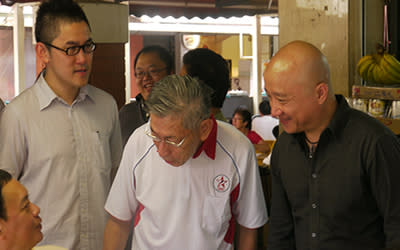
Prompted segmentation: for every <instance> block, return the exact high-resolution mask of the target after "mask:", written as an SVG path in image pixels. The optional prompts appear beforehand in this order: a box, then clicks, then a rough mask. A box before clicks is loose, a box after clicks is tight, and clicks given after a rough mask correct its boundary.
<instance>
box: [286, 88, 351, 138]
mask: <svg viewBox="0 0 400 250" xmlns="http://www.w3.org/2000/svg"><path fill="white" fill-rule="evenodd" d="M335 97H336V101H337V108H336V111H335V113H334V115H333V116H332V119H331V121H330V122H329V125H328V126H327V127H326V129H324V131H323V132H322V133H321V137H320V141H321V139H322V137H325V136H327V135H333V136H336V137H337V136H340V133H341V131H343V129H344V127H345V126H346V123H347V121H348V116H349V111H350V109H351V108H350V106H349V105H348V104H347V101H346V99H345V98H344V97H343V96H342V95H335ZM293 136H294V137H295V138H296V140H297V141H298V142H299V143H300V144H301V143H302V142H304V140H305V135H304V132H301V133H296V134H294V135H293Z"/></svg>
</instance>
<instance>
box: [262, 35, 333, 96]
mask: <svg viewBox="0 0 400 250" xmlns="http://www.w3.org/2000/svg"><path fill="white" fill-rule="evenodd" d="M264 74H268V75H271V76H272V77H279V78H280V77H282V76H283V75H284V77H291V78H293V80H294V82H296V83H298V84H303V85H304V87H306V86H307V87H313V86H315V85H317V84H318V83H321V82H324V83H326V84H327V85H328V87H329V90H330V92H332V88H331V83H330V70H329V65H328V61H327V59H326V57H325V56H324V55H323V54H322V53H321V51H320V50H319V49H318V48H316V47H315V46H314V45H312V44H310V43H307V42H304V41H293V42H290V43H288V44H287V45H285V46H284V47H282V48H281V49H280V50H279V51H278V52H277V53H276V54H275V56H274V57H273V58H272V59H271V61H270V63H269V64H268V65H267V68H266V70H265V72H264ZM332 94H333V93H332Z"/></svg>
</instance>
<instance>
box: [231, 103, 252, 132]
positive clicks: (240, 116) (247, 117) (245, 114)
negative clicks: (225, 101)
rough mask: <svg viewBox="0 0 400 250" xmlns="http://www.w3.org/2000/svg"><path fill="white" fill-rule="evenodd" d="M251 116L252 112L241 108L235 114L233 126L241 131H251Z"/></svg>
mask: <svg viewBox="0 0 400 250" xmlns="http://www.w3.org/2000/svg"><path fill="white" fill-rule="evenodd" d="M251 116H252V115H251V113H250V111H248V110H247V109H245V108H243V107H239V108H237V109H236V110H235V111H234V112H233V117H232V125H233V126H234V127H235V128H237V129H239V130H241V131H243V130H244V129H248V130H251Z"/></svg>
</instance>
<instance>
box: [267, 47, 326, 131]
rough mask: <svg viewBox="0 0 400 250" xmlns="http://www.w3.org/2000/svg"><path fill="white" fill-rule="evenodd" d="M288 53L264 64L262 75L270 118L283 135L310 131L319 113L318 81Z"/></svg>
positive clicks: (283, 53)
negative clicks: (273, 119) (275, 120)
mask: <svg viewBox="0 0 400 250" xmlns="http://www.w3.org/2000/svg"><path fill="white" fill-rule="evenodd" d="M289 52H291V51H286V50H284V51H282V52H281V53H280V54H277V55H276V57H275V58H273V59H272V60H271V62H270V63H269V64H268V65H267V68H266V70H265V72H264V82H265V91H266V93H267V95H268V97H269V101H270V105H271V115H272V116H274V117H277V118H279V121H280V124H281V125H282V128H283V129H284V130H285V131H286V132H287V133H298V132H303V131H307V130H310V129H313V128H314V127H315V123H318V120H317V116H318V114H319V113H320V110H319V106H320V105H319V104H318V93H317V92H316V91H317V88H318V82H316V81H317V80H316V79H314V78H315V77H314V76H313V75H312V74H311V73H310V72H309V71H308V69H307V67H306V66H302V67H299V66H297V65H306V63H305V62H304V63H303V64H300V63H299V62H298V61H296V60H298V59H297V58H296V57H295V54H292V53H293V52H292V53H289Z"/></svg>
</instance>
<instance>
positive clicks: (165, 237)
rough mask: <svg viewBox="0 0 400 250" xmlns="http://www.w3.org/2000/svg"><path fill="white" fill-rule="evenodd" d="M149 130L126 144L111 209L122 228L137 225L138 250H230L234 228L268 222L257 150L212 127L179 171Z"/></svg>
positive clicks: (228, 129)
mask: <svg viewBox="0 0 400 250" xmlns="http://www.w3.org/2000/svg"><path fill="white" fill-rule="evenodd" d="M148 126H149V123H147V124H144V125H143V126H141V127H140V128H138V129H136V130H135V132H134V133H133V134H132V136H131V137H130V139H129V140H128V143H127V145H126V147H125V151H124V154H123V158H122V161H121V165H120V167H119V170H118V173H117V176H116V178H115V180H114V183H113V185H112V187H111V191H110V194H109V196H108V199H107V202H106V205H105V209H106V210H107V211H108V212H109V213H110V214H111V215H112V216H114V217H115V218H117V219H119V220H124V221H128V220H131V219H132V218H134V227H135V228H134V233H133V242H132V249H143V250H144V249H163V250H165V249H173V250H177V249H185V250H188V249H199V250H200V249H201V250H204V249H232V248H233V247H232V242H233V237H234V230H235V229H234V227H235V220H237V222H238V223H239V224H240V225H242V226H244V227H247V228H258V227H261V226H263V225H264V224H265V223H266V222H267V220H268V216H267V211H266V206H265V201H264V196H263V191H262V186H261V181H260V177H259V172H258V166H257V163H256V157H255V152H254V147H253V145H252V144H251V143H250V141H249V140H248V139H247V138H246V137H245V136H244V135H243V134H242V133H241V132H240V131H238V130H237V129H236V128H234V127H233V126H231V125H230V124H228V123H224V122H218V125H217V122H216V121H215V120H214V127H213V130H212V132H211V133H210V136H209V138H208V139H207V140H206V141H205V142H204V143H203V146H202V147H201V148H200V150H199V151H198V152H197V153H196V154H195V156H194V157H193V158H190V159H189V160H188V161H187V162H186V163H185V164H183V165H182V166H180V167H173V166H171V165H169V164H168V163H166V162H165V161H164V160H163V159H162V158H161V157H160V156H159V155H158V153H157V148H156V146H155V145H154V144H153V141H152V140H151V139H149V138H148V137H147V136H146V135H145V129H146V127H148ZM213 158H214V159H213Z"/></svg>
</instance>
